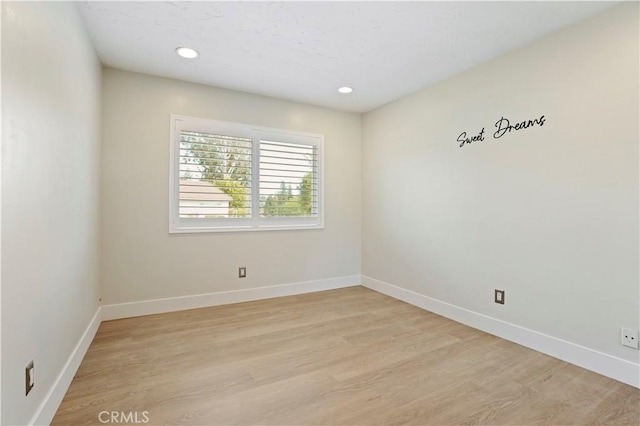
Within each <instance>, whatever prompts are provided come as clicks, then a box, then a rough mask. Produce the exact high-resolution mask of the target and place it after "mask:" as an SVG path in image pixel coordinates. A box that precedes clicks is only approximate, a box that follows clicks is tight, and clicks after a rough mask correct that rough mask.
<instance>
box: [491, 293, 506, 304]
mask: <svg viewBox="0 0 640 426" xmlns="http://www.w3.org/2000/svg"><path fill="white" fill-rule="evenodd" d="M493 300H494V302H496V303H499V304H501V305H504V290H498V289H496V290H495V293H494V299H493Z"/></svg>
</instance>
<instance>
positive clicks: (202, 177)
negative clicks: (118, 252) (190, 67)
mask: <svg viewBox="0 0 640 426" xmlns="http://www.w3.org/2000/svg"><path fill="white" fill-rule="evenodd" d="M322 145H323V136H322V135H316V134H310V133H300V132H293V131H288V130H279V129H270V128H265V127H257V126H249V125H246V124H237V123H227V122H222V121H213V120H205V119H199V118H191V117H183V116H177V115H172V116H171V143H170V148H171V155H170V159H171V160H170V161H171V164H170V175H171V176H170V196H169V202H170V208H169V217H170V219H169V220H170V224H169V232H214V231H255V230H267V229H308V228H322V227H323V222H322Z"/></svg>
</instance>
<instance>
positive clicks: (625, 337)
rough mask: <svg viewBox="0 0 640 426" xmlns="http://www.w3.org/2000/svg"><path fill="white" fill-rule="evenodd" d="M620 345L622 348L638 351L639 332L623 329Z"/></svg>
mask: <svg viewBox="0 0 640 426" xmlns="http://www.w3.org/2000/svg"><path fill="white" fill-rule="evenodd" d="M620 343H621V344H622V346H627V347H629V348H633V349H638V330H632V329H630V328H623V329H622V334H621V335H620Z"/></svg>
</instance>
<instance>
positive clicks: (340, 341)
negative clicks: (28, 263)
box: [53, 287, 640, 425]
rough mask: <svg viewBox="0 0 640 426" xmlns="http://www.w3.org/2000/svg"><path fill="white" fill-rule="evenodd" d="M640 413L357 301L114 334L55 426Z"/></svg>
mask: <svg viewBox="0 0 640 426" xmlns="http://www.w3.org/2000/svg"><path fill="white" fill-rule="evenodd" d="M639 407H640V391H639V390H638V389H635V388H633V387H630V386H627V385H625V384H622V383H619V382H616V381H614V380H611V379H608V378H606V377H603V376H600V375H598V374H595V373H592V372H590V371H587V370H584V369H582V368H579V367H576V366H574V365H571V364H568V363H565V362H563V361H559V360H557V359H554V358H551V357H549V356H546V355H544V354H541V353H538V352H535V351H533V350H530V349H527V348H524V347H522V346H519V345H516V344H514V343H511V342H507V341H504V340H502V339H499V338H497V337H495V336H491V335H489V334H486V333H483V332H480V331H478V330H474V329H472V328H470V327H466V326H464V325H462V324H459V323H456V322H454V321H451V320H448V319H445V318H442V317H440V316H437V315H435V314H433V313H430V312H426V311H424V310H421V309H418V308H416V307H413V306H411V305H408V304H405V303H403V302H400V301H398V300H394V299H391V298H389V297H386V296H384V295H381V294H379V293H376V292H374V291H371V290H368V289H365V288H362V287H353V288H348V289H340V290H332V291H325V292H319V293H313V294H303V295H297V296H291V297H283V298H278V299H269V300H262V301H254V302H248V303H241V304H235V305H226V306H218V307H212V308H203V309H194V310H190V311H182V312H173V313H168V314H161V315H149V316H145V317H138V318H129V319H122V320H116V321H107V322H104V323H103V324H102V325H101V326H100V328H99V330H98V333H97V335H96V337H95V339H94V341H93V342H92V344H91V346H90V348H89V350H88V351H87V354H86V356H85V358H84V360H83V362H82V365H81V366H80V368H79V370H78V372H77V374H76V376H75V378H74V380H73V382H72V384H71V386H70V388H69V390H68V392H67V394H66V396H65V398H64V401H63V402H62V404H61V406H60V408H59V409H58V412H57V413H56V416H55V418H54V421H53V424H54V425H99V424H103V423H102V422H100V419H99V418H98V416H99V413H100V412H102V411H108V412H111V411H117V412H125V413H129V412H138V419H139V418H140V416H141V414H142V412H147V415H148V417H149V423H148V424H152V425H156V424H157V425H160V424H167V425H170V424H176V425H429V424H432V425H460V424H486V425H514V424H518V425H520V424H542V425H549V424H594V425H596V424H607V425H618V424H620V425H638V424H640V412H639V410H640V408H639ZM121 424H122V423H121ZM138 424H139V423H138Z"/></svg>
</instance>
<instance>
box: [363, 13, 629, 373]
mask: <svg viewBox="0 0 640 426" xmlns="http://www.w3.org/2000/svg"><path fill="white" fill-rule="evenodd" d="M638 75H639V69H638V4H637V3H627V4H624V5H621V6H617V7H614V8H613V9H611V10H610V11H607V12H605V13H604V14H602V15H599V16H597V17H594V18H592V19H589V20H587V21H584V22H581V23H579V24H577V25H575V26H572V27H569V28H567V29H565V30H562V31H560V32H558V33H556V34H554V35H551V36H549V37H547V38H544V39H542V40H539V41H537V42H535V43H533V44H530V45H528V46H526V47H524V48H522V49H519V50H517V51H514V52H512V53H510V54H508V55H505V56H502V57H500V58H497V59H495V60H492V61H490V62H487V63H485V64H483V65H481V66H478V67H476V68H474V69H472V70H470V71H467V72H465V73H462V74H460V75H458V76H455V77H453V78H451V79H449V80H446V81H444V82H441V83H440V84H437V85H435V86H432V87H430V88H427V89H425V90H423V91H421V92H418V93H416V94H413V95H411V96H408V97H406V98H403V99H401V100H399V101H396V102H393V103H391V104H388V105H386V106H384V107H382V108H380V109H377V110H375V111H372V112H370V113H367V114H365V116H364V118H363V243H362V253H363V274H364V275H365V276H368V277H371V278H374V279H376V280H379V281H383V282H386V283H390V284H393V285H396V286H399V287H402V288H404V289H407V290H411V291H414V292H417V293H419V294H422V295H426V296H429V297H431V298H434V299H437V300H440V301H443V302H446V303H449V304H453V305H455V306H458V307H461V308H465V309H468V310H471V311H474V312H477V313H480V314H484V315H488V316H490V317H493V318H497V319H500V320H503V321H507V322H509V323H512V324H516V325H519V326H522V327H526V328H529V329H531V330H534V331H537V332H540V333H544V334H547V335H550V336H553V337H556V338H559V339H564V340H566V341H569V342H572V343H575V344H578V345H582V346H585V347H587V348H590V349H593V350H596V351H600V352H603V353H605V354H608V355H611V356H613V357H618V358H621V359H623V360H627V361H633V362H635V363H637V362H638V351H637V350H633V349H629V348H624V347H622V346H621V345H620V327H621V326H625V327H630V328H635V329H638V328H640V327H639V323H640V320H639V306H638V305H639V303H638V302H639V300H640V295H639V289H638V282H639V280H638V278H639V277H638V256H639V252H638V213H639V212H638V189H639V188H638V140H639V133H638V126H639V118H638V117H639V113H640V112H639V109H638V97H639V87H638ZM541 115H545V117H546V122H545V124H544V126H543V127H535V128H530V129H524V130H521V131H518V132H515V133H514V132H512V133H511V134H508V135H506V136H503V137H502V138H500V139H493V137H492V134H493V132H494V131H495V128H494V123H495V122H496V121H497V120H499V119H500V118H501V116H505V117H508V118H509V119H511V121H512V124H513V122H516V121H522V120H525V119H530V118H531V119H533V118H538V117H540V116H541ZM482 127H485V140H484V141H481V142H474V143H472V144H468V145H465V146H463V147H462V148H460V147H459V144H458V143H457V142H456V138H457V137H458V135H459V134H460V133H461V132H463V131H466V132H467V133H469V134H470V135H472V134H475V133H476V132H479V131H480V129H481V128H482ZM495 288H498V289H504V290H506V304H505V305H504V306H501V305H497V304H494V303H493V290H494V289H495ZM636 371H637V368H636ZM634 380H636V381H637V378H635V379H634Z"/></svg>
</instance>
